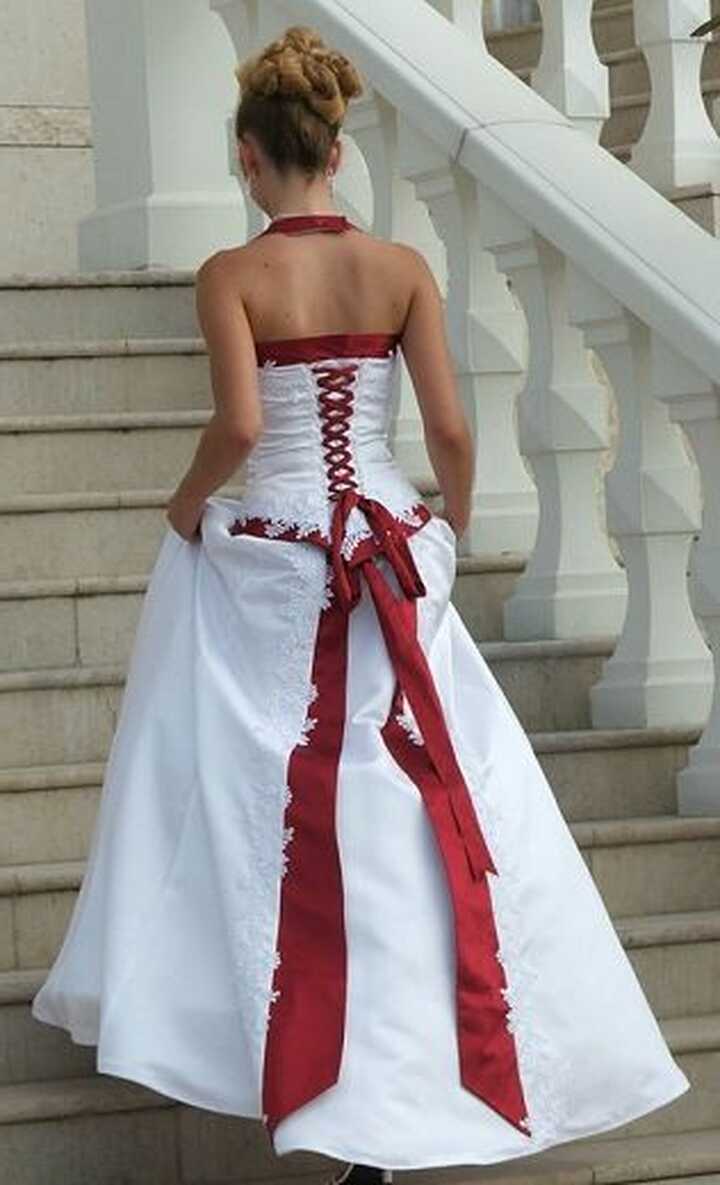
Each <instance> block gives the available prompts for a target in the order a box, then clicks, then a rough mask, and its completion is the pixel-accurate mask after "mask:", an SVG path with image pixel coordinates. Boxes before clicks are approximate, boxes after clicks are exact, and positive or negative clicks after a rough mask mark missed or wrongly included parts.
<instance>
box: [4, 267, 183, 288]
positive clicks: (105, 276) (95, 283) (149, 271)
mask: <svg viewBox="0 0 720 1185" xmlns="http://www.w3.org/2000/svg"><path fill="white" fill-rule="evenodd" d="M195 275H196V273H195V271H194V270H193V269H192V268H162V267H148V268H142V269H140V268H138V269H137V270H135V269H133V268H117V269H114V268H106V269H103V270H100V271H74V272H53V271H43V272H22V271H17V272H5V273H4V274H0V289H2V288H157V287H158V286H161V287H162V286H164V285H170V284H194V283H195Z"/></svg>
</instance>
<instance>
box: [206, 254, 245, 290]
mask: <svg viewBox="0 0 720 1185" xmlns="http://www.w3.org/2000/svg"><path fill="white" fill-rule="evenodd" d="M244 250H245V248H244V247H222V248H220V250H218V251H214V252H213V254H212V255H208V257H207V259H204V260H203V261H202V263H201V264H200V265H199V266H198V268H197V269H196V271H195V281H196V283H197V282H198V281H199V282H200V283H204V282H205V281H214V282H218V283H221V282H222V281H223V280H225V279H230V277H231V276H232V275H233V274H234V273H235V271H236V270H237V268H238V266H239V264H240V252H243V251H244Z"/></svg>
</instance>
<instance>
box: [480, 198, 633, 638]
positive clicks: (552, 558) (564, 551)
mask: <svg viewBox="0 0 720 1185" xmlns="http://www.w3.org/2000/svg"><path fill="white" fill-rule="evenodd" d="M483 218H484V225H483V228H482V233H483V238H484V242H485V245H486V247H487V248H488V249H489V250H490V251H492V252H493V254H494V255H495V257H496V260H497V264H498V267H499V268H500V269H501V270H502V271H503V272H505V273H506V274H507V275H509V276H510V277H511V279H512V285H513V289H514V291H515V292H516V293H517V296H518V298H519V300H520V302H521V304H522V307H523V310H524V312H525V318H526V321H527V326H528V335H529V349H528V363H527V372H526V374H527V377H526V383H525V386H524V388H523V391H522V392H521V395H520V398H519V402H518V432H519V441H520V450H521V452H522V454H523V456H525V457H526V458H527V460H528V462H529V464H530V466H531V468H532V471H533V473H534V476H535V481H536V485H537V489H538V496H539V502H540V519H539V523H538V532H537V539H536V541H535V548H534V550H533V552H532V555H531V557H530V559H529V562H528V565H527V567H526V569H525V572H524V573H523V575H522V576H521V577H520V579H519V580H518V581H517V582H516V585H515V589H514V591H513V594H512V596H511V597H510V598H509V599H508V600H507V601H506V603H505V606H504V617H505V636H506V637H507V638H508V639H523V638H525V639H531V638H578V637H607V636H612V635H614V634H616V633H617V632H618V630H619V628H620V625H621V622H622V619H623V613H624V608H625V596H626V590H625V579H624V576H623V574H622V572H621V571H620V570H619V568H618V565H617V563H616V562H615V559H614V558H613V555H612V553H611V550H610V547H609V543H608V538H607V534H606V532H605V528H604V505H603V501H602V483H601V480H600V463H601V460H602V458H603V455H604V454H605V453H606V450H607V448H608V443H609V441H608V427H607V394H606V392H605V390H604V388H603V387H602V385H601V384H600V383H599V381H598V380H597V378H596V377H595V376H594V374H593V373H592V371H591V369H590V358H589V354H588V351H587V349H586V348H585V345H584V342H583V338H582V334H581V333H580V331H579V330H577V329H575V328H573V327H572V326H571V325H570V324H569V322H568V310H567V292H566V276H565V271H566V262H565V259H564V257H563V256H562V255H561V254H560V253H559V252H558V251H557V250H556V248H555V247H553V246H552V244H551V243H549V242H548V241H547V240H545V239H543V238H542V237H541V236H540V235H539V234H537V233H536V232H535V231H533V230H532V229H531V228H530V227H529V226H528V225H527V224H526V223H525V222H524V221H522V220H521V219H519V218H517V217H516V216H515V215H514V214H512V212H511V211H510V210H509V209H508V208H507V207H506V206H503V205H501V204H500V202H498V201H496V200H495V199H494V198H491V196H490V194H489V193H487V194H486V195H485V196H484V198H483Z"/></svg>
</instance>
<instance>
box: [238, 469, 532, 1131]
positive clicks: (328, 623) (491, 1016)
mask: <svg viewBox="0 0 720 1185" xmlns="http://www.w3.org/2000/svg"><path fill="white" fill-rule="evenodd" d="M355 506H358V507H359V508H360V509H361V510H362V512H363V513H364V515H365V518H366V520H367V522H368V524H369V526H370V528H371V531H372V535H371V536H370V537H369V538H364V539H361V540H360V541H359V542H358V543H357V544H356V546H355V549H354V551H353V553H352V556H351V557H350V559H349V560H347V559H345V558H344V556H343V554H342V543H343V539H344V534H345V523H346V520H347V517H348V514H349V513H350V511H351V510H352V509H353V507H355ZM415 509H416V511H417V515H418V517H419V520H420V522H419V525H412V524H409V523H406V522H403V521H401V520H398V519H396V518H395V516H394V515H393V514H392V513H391V512H390V511H389V510H388V509H387V508H386V507H385V506H384V505H383V504H382V503H381V502H379V501H377V500H375V499H372V498H368V497H365V496H364V495H362V494H360V493H358V492H357V491H356V490H353V489H348V490H345V491H344V492H343V493H342V494H341V495H340V497H339V498H338V501H337V503H336V506H335V509H334V513H333V517H332V523H331V531H330V539H329V540H328V539H327V538H326V537H325V536H324V535H323V534H322V533H321V532H313V533H312V534H310V535H303V536H299V535H298V534H297V532H295V531H293V530H292V529H289V530H287V531H285V532H284V533H283V534H281V535H280V536H275V535H274V536H273V537H277V538H281V539H302V540H303V541H306V542H307V541H309V542H312V543H316V544H318V545H319V546H322V547H325V548H326V549H327V550H328V552H329V560H330V562H331V564H332V569H333V573H332V583H331V591H332V596H331V599H330V603H329V604H328V605H327V606H326V607H325V608H323V609H322V610H321V612H320V617H319V621H318V629H317V634H316V639H315V648H314V655H313V666H312V675H311V678H312V681H313V683H314V684H315V687H316V688H317V695H316V698H315V700H314V701H313V704H312V715H313V718H314V719H313V723H312V728H311V730H310V731H309V732H308V733H306V734H305V735H304V736H303V738H302V739H301V742H300V743H298V744H297V745H296V746H295V748H294V749H293V750H292V753H291V755H290V759H289V763H288V771H287V783H288V786H289V788H290V790H291V791H292V794H291V797H290V801H289V803H288V806H287V808H286V816H285V822H286V826H287V828H288V831H287V834H288V835H289V836H290V837H291V839H290V845H291V846H290V857H289V859H290V873H289V875H286V876H284V877H283V878H282V885H281V893H280V911H279V925H278V938H277V950H278V955H279V962H278V964H277V966H276V968H275V974H274V977H273V984H272V1000H273V1002H272V1007H271V1009H270V1017H269V1022H268V1029H267V1037H266V1045H265V1056H264V1064H263V1082H262V1107H263V1121H264V1122H265V1124H266V1125H267V1130H268V1133H269V1135H272V1133H273V1131H274V1130H275V1128H276V1127H277V1125H278V1123H279V1122H280V1121H281V1120H282V1119H283V1118H284V1117H285V1116H286V1115H288V1114H289V1113H290V1112H291V1111H294V1110H295V1109H296V1108H298V1107H301V1106H302V1105H303V1104H304V1103H307V1102H309V1101H310V1100H311V1099H313V1098H315V1097H316V1096H317V1095H318V1094H320V1093H321V1092H322V1091H324V1090H327V1089H328V1088H329V1087H330V1086H332V1085H333V1084H334V1083H335V1082H337V1079H338V1076H339V1073H340V1066H341V1060H342V1049H343V1041H344V1034H345V1010H346V994H347V993H346V971H347V945H346V932H345V918H344V909H343V882H342V868H341V861H340V854H339V849H338V844H337V834H336V827H335V817H336V816H335V809H336V797H337V782H338V769H339V764H340V756H341V751H342V741H343V732H344V727H345V712H346V677H347V652H348V625H349V614H350V612H351V611H352V609H353V608H354V606H355V605H356V604H357V603H358V601H359V599H360V595H361V585H360V574H361V573H362V575H363V576H364V577H365V580H366V582H367V584H368V587H369V590H370V593H371V596H372V599H373V603H374V606H375V610H376V613H377V617H378V621H379V623H380V628H381V630H382V633H383V638H384V640H385V645H386V648H387V652H388V656H389V658H390V661H391V662H392V665H393V668H394V671H395V675H396V684H395V689H394V694H393V699H392V704H391V707H390V712H389V714H388V717H387V720H386V721H385V724H384V725H383V727H382V729H381V734H382V737H383V740H384V742H385V744H386V745H387V748H388V751H389V752H390V753H391V755H392V756H393V758H394V760H395V761H396V763H397V764H398V766H399V767H400V768H401V769H402V770H403V771H404V772H405V774H406V775H407V776H408V777H409V778H410V779H411V781H412V782H413V783H414V784H415V786H416V787H417V789H418V791H419V792H420V794H421V795H422V799H423V803H424V805H425V807H426V809H427V812H428V818H429V820H430V822H431V824H432V827H433V830H434V833H435V836H436V840H437V844H438V848H439V852H440V855H441V858H442V861H443V867H444V869H445V874H446V878H447V884H448V889H449V892H450V896H451V900H452V906H453V916H454V925H455V940H456V943H455V945H456V1015H457V1039H458V1057H459V1077H460V1081H461V1083H462V1085H463V1086H465V1087H466V1089H467V1090H469V1091H471V1092H472V1093H474V1094H475V1095H477V1096H478V1098H480V1099H481V1100H482V1101H483V1102H484V1103H486V1104H487V1105H488V1106H489V1107H491V1108H492V1109H493V1110H494V1111H496V1112H497V1113H498V1114H499V1115H501V1116H502V1117H503V1118H505V1119H506V1120H507V1121H508V1122H509V1123H511V1124H512V1125H513V1126H514V1127H516V1128H517V1129H518V1130H519V1131H521V1132H522V1133H523V1134H524V1135H529V1134H530V1129H529V1122H528V1116H527V1114H526V1110H527V1108H526V1102H525V1097H524V1094H523V1087H522V1080H521V1077H520V1070H519V1065H518V1060H517V1050H516V1045H515V1040H514V1037H513V1035H512V1032H511V1031H510V1029H509V1028H508V1013H509V1005H508V1003H507V1001H506V999H505V996H504V994H503V990H504V989H505V988H506V987H507V983H506V979H505V974H504V971H503V967H502V964H501V963H500V962H499V960H498V958H497V953H498V936H497V930H496V927H495V921H494V917H493V909H492V898H491V895H490V889H489V884H488V879H487V874H488V873H493V874H494V875H497V869H496V868H495V865H494V863H493V860H492V857H491V854H490V852H489V851H488V848H487V845H486V843H485V839H484V837H483V834H482V831H481V828H480V825H479V822H478V819H477V815H476V813H475V808H474V806H473V803H472V799H471V797H470V793H469V791H468V788H467V785H466V783H465V780H464V778H463V774H462V771H461V769H460V766H459V764H458V761H457V758H456V755H455V751H454V749H453V745H452V741H451V739H450V735H449V733H448V729H447V725H446V722H445V719H444V714H443V709H442V705H441V702H440V698H439V696H438V692H437V689H436V687H435V683H434V680H433V677H432V673H431V671H430V667H429V664H428V661H427V658H426V656H425V654H424V652H423V649H422V646H421V644H420V641H419V638H418V632H417V614H416V604H415V602H416V599H417V598H418V597H421V596H424V595H425V591H426V590H425V586H424V584H423V582H422V579H421V577H420V574H419V572H418V570H417V567H416V565H415V561H414V559H413V556H412V553H411V551H410V548H409V546H408V543H407V536H408V535H409V534H411V533H413V531H415V530H418V529H419V527H420V526H422V525H423V524H424V523H425V522H426V521H427V519H429V518H430V517H431V515H430V511H429V510H428V509H427V507H425V506H424V505H423V504H422V503H420V504H418V506H417V507H416V508H415ZM265 528H266V520H264V519H257V518H256V519H249V520H246V521H245V522H241V523H238V524H235V525H233V526H232V527H231V528H230V530H231V532H232V533H239V532H241V531H249V532H251V533H253V534H264V533H265ZM379 555H382V556H384V557H385V558H386V559H387V560H388V561H389V563H390V565H391V567H392V569H393V571H394V573H395V576H396V578H397V581H398V585H399V589H400V596H399V597H398V596H396V595H395V593H394V592H393V591H392V589H391V587H390V585H389V583H388V581H387V580H386V579H385V577H384V575H383V574H382V572H381V570H380V568H379V567H378V566H377V565H376V563H375V559H376V557H377V556H379ZM403 697H404V699H405V700H406V702H407V703H408V704H409V706H410V708H411V709H412V713H413V716H414V719H415V721H416V723H417V731H418V733H419V736H415V737H414V738H412V737H411V736H410V735H409V733H408V731H407V729H406V728H405V727H404V726H403V724H402V723H401V720H400V716H401V709H402V705H403Z"/></svg>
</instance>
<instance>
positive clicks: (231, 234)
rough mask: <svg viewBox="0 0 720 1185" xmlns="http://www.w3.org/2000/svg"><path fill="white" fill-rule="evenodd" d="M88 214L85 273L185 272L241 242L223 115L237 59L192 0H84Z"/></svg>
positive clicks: (83, 233)
mask: <svg viewBox="0 0 720 1185" xmlns="http://www.w3.org/2000/svg"><path fill="white" fill-rule="evenodd" d="M86 19H87V39H88V65H89V76H90V97H91V110H92V138H93V147H94V167H95V188H96V208H95V210H94V211H93V213H91V214H90V215H89V216H88V217H86V218H84V219H82V221H81V222H80V224H79V226H78V258H79V264H80V267H81V268H82V269H84V270H100V269H105V268H147V267H168V268H194V267H196V266H197V265H198V264H200V263H201V262H202V260H203V259H204V258H206V257H207V256H208V255H210V254H212V253H213V252H214V251H216V250H218V249H219V248H221V247H226V246H233V245H234V244H236V243H241V242H243V241H244V239H245V214H244V202H243V199H242V194H241V193H240V192H239V190H238V185H237V180H236V178H235V177H234V176H233V175H232V173H231V172H230V170H229V168H228V137H227V120H228V116H229V115H230V114H231V112H232V110H233V108H234V105H235V101H236V99H237V94H238V88H237V81H236V79H235V77H234V75H233V66H234V63H235V55H234V51H233V47H232V44H231V41H230V38H229V37H228V35H227V32H226V30H225V28H224V27H223V25H222V23H221V21H219V20H217V19H215V18H214V17H213V15H212V13H210V12H208V9H207V6H206V4H204V3H202V2H198V0H126V2H125V3H124V4H117V3H115V2H114V0H87V2H86Z"/></svg>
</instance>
